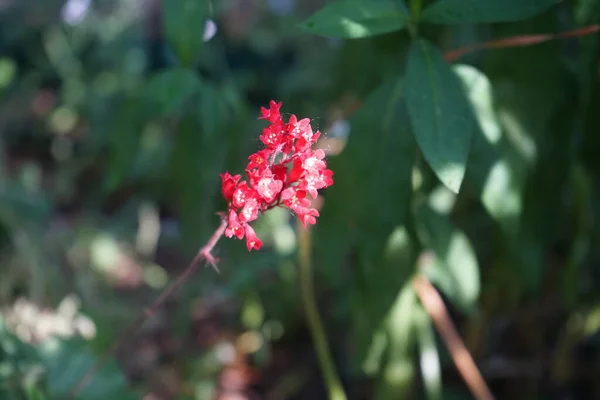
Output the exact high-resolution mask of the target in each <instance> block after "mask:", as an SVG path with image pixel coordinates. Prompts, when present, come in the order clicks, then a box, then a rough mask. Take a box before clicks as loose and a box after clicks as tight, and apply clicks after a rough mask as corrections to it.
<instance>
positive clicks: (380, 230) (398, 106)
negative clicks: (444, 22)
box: [317, 79, 416, 270]
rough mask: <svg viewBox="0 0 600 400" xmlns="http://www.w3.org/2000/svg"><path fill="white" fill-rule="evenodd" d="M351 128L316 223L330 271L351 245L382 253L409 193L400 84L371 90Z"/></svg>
mask: <svg viewBox="0 0 600 400" xmlns="http://www.w3.org/2000/svg"><path fill="white" fill-rule="evenodd" d="M350 124H351V131H350V136H349V139H348V143H347V144H346V147H345V149H344V151H343V152H342V153H341V155H339V156H337V157H335V158H333V159H331V160H330V168H331V169H332V170H333V171H334V173H335V176H334V180H335V184H334V185H333V186H332V187H331V188H329V189H328V190H327V194H326V204H325V207H324V209H323V211H322V216H321V218H320V221H319V223H318V225H317V235H318V236H319V240H317V243H318V244H319V245H321V246H322V248H323V257H324V260H327V264H330V268H332V269H333V270H338V267H339V263H340V261H341V260H342V258H343V257H344V256H345V254H346V253H347V251H348V250H349V248H350V247H351V245H352V244H356V245H358V247H359V248H360V249H362V250H363V251H364V250H365V249H369V254H381V252H382V251H383V248H384V246H385V242H386V240H387V239H388V237H389V235H390V234H391V232H392V231H393V229H394V228H395V227H396V226H398V225H402V224H403V223H404V221H405V219H406V215H407V210H408V203H409V199H410V196H411V192H412V186H411V173H412V166H413V161H414V158H415V153H416V144H415V141H414V138H413V136H412V134H411V132H410V125H409V121H408V115H407V112H406V105H405V100H404V95H403V84H402V82H401V81H400V80H398V79H395V80H393V81H391V82H387V83H386V84H384V85H383V86H381V87H380V88H378V89H377V90H375V91H374V92H373V93H372V94H371V95H370V96H369V97H368V98H367V100H366V101H365V103H364V104H363V106H362V107H361V109H360V110H359V111H357V112H356V113H355V114H354V115H353V116H352V118H351V120H350Z"/></svg>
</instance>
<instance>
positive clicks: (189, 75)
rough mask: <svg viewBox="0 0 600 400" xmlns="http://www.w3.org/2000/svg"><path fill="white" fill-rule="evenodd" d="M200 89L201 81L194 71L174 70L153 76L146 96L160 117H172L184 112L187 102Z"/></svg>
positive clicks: (147, 87)
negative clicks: (155, 107)
mask: <svg viewBox="0 0 600 400" xmlns="http://www.w3.org/2000/svg"><path fill="white" fill-rule="evenodd" d="M200 88H201V82H200V79H199V77H198V75H197V74H196V73H195V72H194V71H192V70H190V69H185V68H172V69H167V70H164V71H161V72H159V73H157V74H155V75H153V76H152V77H151V78H150V80H149V81H148V85H147V86H146V88H145V90H146V91H145V93H144V94H145V96H146V98H147V101H148V102H149V103H150V104H154V105H155V106H157V108H158V110H157V111H158V114H159V115H161V116H172V115H173V114H175V113H177V112H180V111H182V108H183V107H184V106H186V105H187V104H186V102H187V100H188V99H190V97H192V96H193V95H195V94H196V93H198V92H199V90H200Z"/></svg>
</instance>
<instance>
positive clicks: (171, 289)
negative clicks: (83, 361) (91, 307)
mask: <svg viewBox="0 0 600 400" xmlns="http://www.w3.org/2000/svg"><path fill="white" fill-rule="evenodd" d="M218 215H219V216H220V217H221V224H220V225H219V227H218V228H217V229H216V230H215V232H214V233H213V234H212V236H211V237H210V239H209V240H208V242H207V243H206V244H205V245H204V246H203V247H202V248H201V249H200V250H199V251H198V253H197V254H196V257H194V259H193V260H192V262H191V263H190V265H188V267H187V268H186V269H185V270H184V271H183V272H182V273H181V274H180V275H179V276H178V277H177V279H175V281H174V282H173V283H171V285H169V286H168V287H167V288H166V289H165V290H164V291H163V292H162V293H161V294H160V296H158V297H157V298H156V300H154V302H153V303H152V304H151V305H150V307H148V308H146V309H145V310H144V312H143V313H141V314H140V315H139V316H138V318H137V319H136V320H135V321H133V322H132V323H131V324H130V325H129V327H127V329H125V331H123V333H122V334H121V335H120V336H119V338H118V339H117V340H116V341H115V342H114V343H113V345H112V346H111V347H110V348H109V349H108V350H107V351H106V352H104V354H103V355H102V357H100V359H98V361H97V362H96V364H94V366H93V367H92V368H90V370H89V371H87V372H86V373H85V374H84V375H83V376H82V377H81V378H80V379H79V381H78V382H77V383H76V384H75V386H74V387H73V389H72V390H71V392H70V393H69V396H68V397H67V399H68V400H73V399H75V398H76V397H77V395H78V394H79V393H80V392H81V391H82V390H83V389H85V387H86V386H87V385H88V384H89V383H90V381H91V379H92V378H93V377H94V375H96V374H97V373H98V372H99V371H100V370H101V369H102V367H103V366H104V364H106V362H107V361H108V360H109V359H110V357H112V356H113V355H114V354H115V353H116V352H117V350H118V349H119V348H120V347H121V346H122V345H123V343H124V342H125V341H126V340H127V339H128V338H129V337H130V336H131V335H133V334H134V333H135V332H137V331H138V330H139V329H140V328H141V327H142V326H143V325H144V324H145V323H146V321H147V320H148V319H150V318H152V317H153V316H154V315H155V314H156V312H157V311H158V309H159V308H160V307H161V306H162V305H163V304H164V303H165V302H166V301H167V300H168V299H169V298H170V297H171V296H173V295H174V294H175V293H176V292H177V291H178V290H179V288H180V287H181V286H182V285H183V284H184V283H185V282H186V281H187V280H188V279H189V278H190V277H191V276H192V275H193V274H194V272H196V270H197V269H198V267H199V266H200V263H201V262H202V261H206V263H207V264H209V265H210V266H212V267H213V268H214V269H215V271H217V272H218V271H219V270H218V268H217V262H218V259H216V258H215V257H214V256H213V255H212V250H213V249H214V247H215V246H216V244H217V242H218V241H219V239H220V238H221V237H222V236H223V234H224V233H225V228H227V220H226V218H225V216H224V214H222V213H218Z"/></svg>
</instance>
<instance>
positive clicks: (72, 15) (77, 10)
mask: <svg viewBox="0 0 600 400" xmlns="http://www.w3.org/2000/svg"><path fill="white" fill-rule="evenodd" d="M91 5H92V0H67V2H66V3H65V4H64V5H63V7H62V10H61V12H60V14H61V17H62V20H63V21H64V22H65V23H66V24H68V25H78V24H80V23H81V22H82V21H83V20H84V19H85V17H86V16H87V15H88V13H89V11H90V6H91Z"/></svg>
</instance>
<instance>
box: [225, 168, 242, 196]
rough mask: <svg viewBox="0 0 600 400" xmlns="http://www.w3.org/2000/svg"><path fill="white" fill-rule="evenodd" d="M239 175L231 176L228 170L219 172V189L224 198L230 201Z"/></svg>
mask: <svg viewBox="0 0 600 400" xmlns="http://www.w3.org/2000/svg"><path fill="white" fill-rule="evenodd" d="M241 177H242V176H241V175H234V176H231V174H230V173H229V172H225V173H224V174H221V191H222V192H223V197H225V200H227V201H231V199H232V197H233V192H234V190H235V185H236V183H237V181H239V180H240V178H241Z"/></svg>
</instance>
